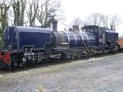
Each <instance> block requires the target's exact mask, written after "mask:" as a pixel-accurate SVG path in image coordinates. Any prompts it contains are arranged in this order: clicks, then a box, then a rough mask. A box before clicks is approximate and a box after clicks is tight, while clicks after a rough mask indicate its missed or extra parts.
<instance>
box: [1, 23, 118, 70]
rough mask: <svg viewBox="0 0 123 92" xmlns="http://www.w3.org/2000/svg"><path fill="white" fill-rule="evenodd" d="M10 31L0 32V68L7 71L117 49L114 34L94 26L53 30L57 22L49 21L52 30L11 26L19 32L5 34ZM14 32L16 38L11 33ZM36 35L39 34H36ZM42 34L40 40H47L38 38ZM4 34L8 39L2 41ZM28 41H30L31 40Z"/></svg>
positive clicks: (115, 35) (115, 33)
mask: <svg viewBox="0 0 123 92" xmlns="http://www.w3.org/2000/svg"><path fill="white" fill-rule="evenodd" d="M10 28H14V27H8V28H6V29H5V30H4V42H5V43H4V48H1V51H0V69H11V68H13V67H18V66H23V65H33V64H38V63H40V62H49V61H54V60H57V59H61V60H64V59H67V58H74V57H81V56H83V55H84V56H90V55H91V54H97V53H107V52H109V51H118V49H119V45H118V42H117V39H118V33H117V32H115V31H113V30H109V29H106V28H104V27H98V26H94V25H90V26H84V27H83V28H82V30H83V31H82V32H78V31H75V30H74V31H57V22H53V31H51V30H50V29H48V28H41V27H39V28H38V27H15V28H18V30H19V31H17V29H15V30H14V29H13V34H9V32H10V33H11V32H12V30H11V31H8V30H10ZM19 28H20V29H19ZM28 29H29V30H28ZM36 30H38V31H36ZM15 31H16V33H17V37H16V36H15V34H14V32H15ZM34 31H35V32H34ZM7 32H8V33H7ZM21 32H25V33H23V35H22V36H20V37H21V38H20V39H23V38H24V39H23V40H22V41H21V44H22V48H21V49H20V48H19V46H20V43H19V41H20V39H19V35H20V33H21ZM26 32H28V34H29V35H27V34H26ZM32 32H33V34H32ZM36 32H39V33H37V34H36ZM34 33H35V34H34ZM43 33H44V35H46V33H48V34H47V35H48V37H44V38H46V39H47V40H46V39H42V37H43V36H41V35H42V34H43ZM39 34H40V35H39ZM6 35H10V39H8V38H6ZM26 36H27V37H26ZM12 37H13V38H12ZM14 37H15V38H14ZM28 38H32V40H31V39H28ZM12 39H16V40H17V41H15V40H12ZM34 41H35V42H34ZM36 41H38V42H36ZM16 42H17V44H16ZM42 45H43V47H44V48H41V47H42ZM38 47H39V48H38Z"/></svg>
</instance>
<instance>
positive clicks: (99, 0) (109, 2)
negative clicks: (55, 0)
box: [58, 0, 123, 34]
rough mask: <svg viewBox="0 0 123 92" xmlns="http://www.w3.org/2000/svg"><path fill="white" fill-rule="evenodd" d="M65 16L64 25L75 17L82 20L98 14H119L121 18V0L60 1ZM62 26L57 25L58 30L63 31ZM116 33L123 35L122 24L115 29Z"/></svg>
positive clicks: (122, 8)
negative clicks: (95, 13)
mask: <svg viewBox="0 0 123 92" xmlns="http://www.w3.org/2000/svg"><path fill="white" fill-rule="evenodd" d="M61 2H62V6H63V9H64V11H65V16H66V22H65V24H66V25H69V24H70V23H71V22H72V20H73V19H74V18H76V17H80V18H81V19H84V18H85V17H86V16H88V15H90V14H92V13H94V12H98V13H102V14H104V15H106V14H108V15H110V14H115V13H117V14H120V15H121V16H122V18H123V1H122V0H61ZM64 27H65V26H64V25H62V24H61V23H59V25H58V29H59V30H63V29H64ZM116 31H117V32H119V33H120V34H123V24H121V25H120V26H119V27H117V30H116Z"/></svg>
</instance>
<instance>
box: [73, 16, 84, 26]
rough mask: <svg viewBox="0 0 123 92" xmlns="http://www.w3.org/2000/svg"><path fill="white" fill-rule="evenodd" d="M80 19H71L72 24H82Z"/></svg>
mask: <svg viewBox="0 0 123 92" xmlns="http://www.w3.org/2000/svg"><path fill="white" fill-rule="evenodd" d="M82 22H83V21H82V19H80V17H76V18H75V19H74V20H73V21H72V25H81V24H82Z"/></svg>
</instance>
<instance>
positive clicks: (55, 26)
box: [52, 21, 58, 31]
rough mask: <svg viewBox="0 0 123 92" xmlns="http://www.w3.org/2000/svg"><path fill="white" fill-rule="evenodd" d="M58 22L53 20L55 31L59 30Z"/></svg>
mask: <svg viewBox="0 0 123 92" xmlns="http://www.w3.org/2000/svg"><path fill="white" fill-rule="evenodd" d="M57 23H58V22H57V21H53V22H52V25H53V28H52V30H53V31H57Z"/></svg>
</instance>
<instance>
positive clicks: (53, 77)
mask: <svg viewBox="0 0 123 92" xmlns="http://www.w3.org/2000/svg"><path fill="white" fill-rule="evenodd" d="M93 60H94V61H93V62H88V60H78V61H72V62H66V63H62V64H56V65H48V66H43V67H40V68H35V69H29V70H26V71H21V72H16V73H10V74H1V75H0V92H35V90H36V89H37V87H38V86H39V85H43V86H45V88H46V90H47V91H48V92H123V53H120V54H115V55H110V56H109V55H108V56H104V57H99V58H93Z"/></svg>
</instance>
